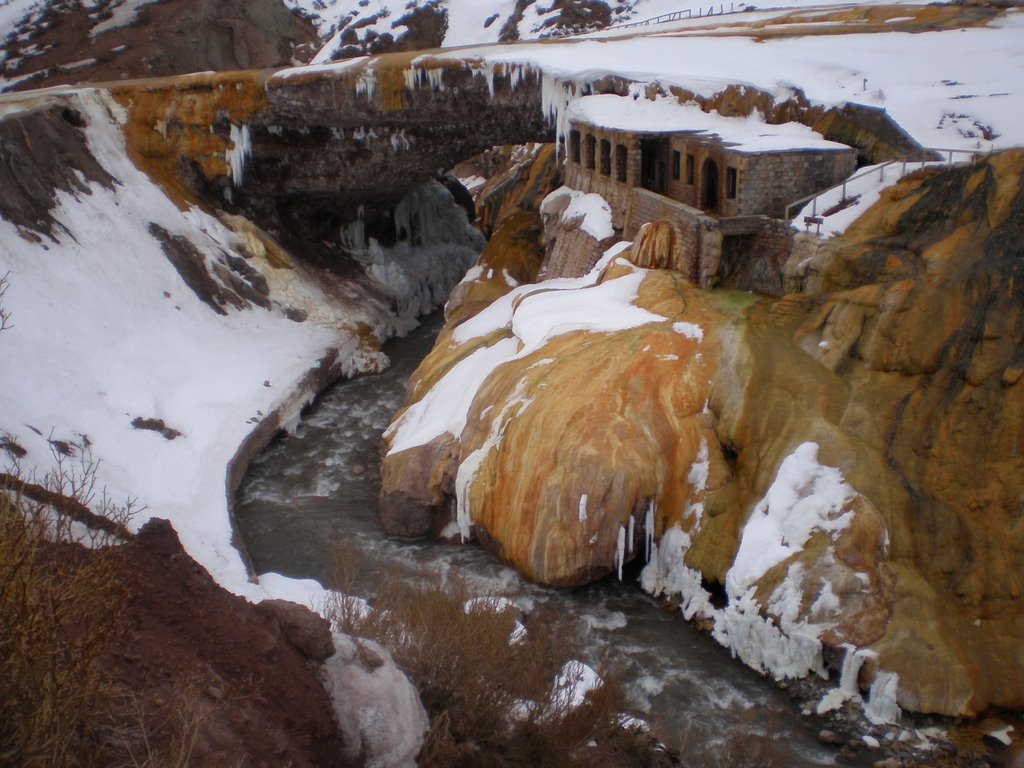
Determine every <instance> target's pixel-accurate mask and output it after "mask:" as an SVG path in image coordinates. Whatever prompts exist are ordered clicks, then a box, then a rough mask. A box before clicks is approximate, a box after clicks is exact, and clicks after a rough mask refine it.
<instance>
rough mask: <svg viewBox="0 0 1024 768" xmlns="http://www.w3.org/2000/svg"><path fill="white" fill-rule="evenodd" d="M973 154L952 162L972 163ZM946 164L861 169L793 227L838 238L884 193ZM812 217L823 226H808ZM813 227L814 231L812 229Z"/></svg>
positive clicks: (819, 198)
mask: <svg viewBox="0 0 1024 768" xmlns="http://www.w3.org/2000/svg"><path fill="white" fill-rule="evenodd" d="M972 157H973V155H972V154H969V153H967V152H961V153H956V152H954V153H953V155H952V161H953V162H954V163H956V162H969V161H970V160H971V159H972ZM948 164H949V163H948V162H947V161H939V162H915V163H902V162H889V163H880V164H878V165H869V166H866V167H864V168H860V169H859V170H857V172H856V173H854V174H852V175H851V176H850V178H849V179H847V181H846V182H845V183H844V184H841V185H839V186H836V187H833V188H832V189H830V190H827V191H826V192H823V193H821V194H819V195H816V196H815V197H814V199H812V200H811V201H810V202H808V203H807V204H806V205H804V207H803V208H802V209H801V210H800V211H799V212H798V213H797V214H796V217H795V218H794V219H793V224H794V226H796V227H797V228H800V227H801V226H804V227H806V228H807V229H809V230H811V231H814V232H816V233H818V234H821V235H822V236H824V237H835V236H836V235H841V234H842V233H843V232H845V231H846V229H847V227H849V226H850V225H851V224H852V223H853V222H854V221H856V220H857V219H858V218H859V217H860V215H861V214H862V213H864V212H865V211H866V210H867V209H868V208H870V207H871V206H872V205H874V204H875V203H877V202H878V200H879V198H880V197H881V196H882V191H883V190H885V189H886V188H888V187H891V186H892V185H894V184H895V183H896V182H898V181H899V180H900V179H901V178H903V177H904V176H905V175H907V174H909V173H913V172H914V171H919V170H921V169H922V168H935V167H941V166H943V165H948ZM844 201H845V205H843V206H841V209H840V210H836V211H835V212H834V213H831V214H829V213H827V212H828V211H830V210H832V209H833V208H840V204H841V203H843V202H844ZM808 217H811V218H814V217H817V218H821V219H822V220H823V221H822V224H821V225H820V227H819V226H816V225H814V224H805V223H804V222H805V219H806V218H808ZM812 227H813V230H812Z"/></svg>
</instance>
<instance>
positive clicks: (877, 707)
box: [864, 669, 900, 725]
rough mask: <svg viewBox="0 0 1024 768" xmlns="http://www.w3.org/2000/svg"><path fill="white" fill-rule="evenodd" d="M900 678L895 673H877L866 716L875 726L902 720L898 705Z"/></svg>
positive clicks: (882, 670) (866, 708)
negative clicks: (897, 695) (897, 696)
mask: <svg viewBox="0 0 1024 768" xmlns="http://www.w3.org/2000/svg"><path fill="white" fill-rule="evenodd" d="M899 685H900V676H899V675H897V674H896V673H895V672H889V671H887V670H884V669H880V670H879V671H878V672H876V673H875V679H874V682H872V683H871V691H870V693H869V694H868V703H867V704H865V705H864V715H865V716H866V717H867V719H868V720H870V721H871V722H872V723H874V724H875V725H882V724H886V723H896V722H899V719H900V707H899V705H898V704H897V703H896V694H897V693H898V691H899Z"/></svg>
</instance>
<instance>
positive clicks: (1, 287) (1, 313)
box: [0, 272, 14, 331]
mask: <svg viewBox="0 0 1024 768" xmlns="http://www.w3.org/2000/svg"><path fill="white" fill-rule="evenodd" d="M10 274H11V273H10V272H7V273H5V274H4V275H3V276H2V277H0V331H5V330H7V329H8V328H13V327H14V324H13V323H11V313H10V310H7V309H4V305H3V300H4V294H6V293H7V288H8V287H9V286H10V282H8V279H7V278H8V277H10Z"/></svg>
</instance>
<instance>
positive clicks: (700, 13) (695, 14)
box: [608, 3, 745, 29]
mask: <svg viewBox="0 0 1024 768" xmlns="http://www.w3.org/2000/svg"><path fill="white" fill-rule="evenodd" d="M744 10H745V7H744V8H736V4H735V3H729V9H728V10H726V8H725V4H724V3H719V4H718V10H717V11H716V10H715V5H714V3H712V4H710V5H708V9H707V12H705V11H704V8H703V6H698V7H697V9H696V11H694V9H692V8H686V9H684V10H682V11H672V13H663V14H661V15H660V16H653V17H651V18H649V19H644V20H643V21H630V22H627V23H625V24H613V25H612V26H610V27H608V29H629V28H630V27H646V26H650V25H651V24H665V23H667V22H670V21H682V20H684V19H700V18H703V17H705V16H724V15H725V14H727V13H743V11H744Z"/></svg>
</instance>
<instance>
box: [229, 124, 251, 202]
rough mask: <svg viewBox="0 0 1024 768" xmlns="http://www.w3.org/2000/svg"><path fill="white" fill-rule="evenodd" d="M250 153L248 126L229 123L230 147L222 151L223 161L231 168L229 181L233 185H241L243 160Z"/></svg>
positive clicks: (243, 172) (243, 171) (243, 168)
mask: <svg viewBox="0 0 1024 768" xmlns="http://www.w3.org/2000/svg"><path fill="white" fill-rule="evenodd" d="M250 154H252V140H251V138H250V136H249V126H247V125H242V126H236V125H235V124H234V123H232V124H231V149H229V150H226V151H225V152H224V162H225V163H227V165H228V168H229V169H231V183H232V184H233V185H234V186H235V187H240V186H242V180H243V179H244V178H245V160H246V158H247V157H249V155H250Z"/></svg>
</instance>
